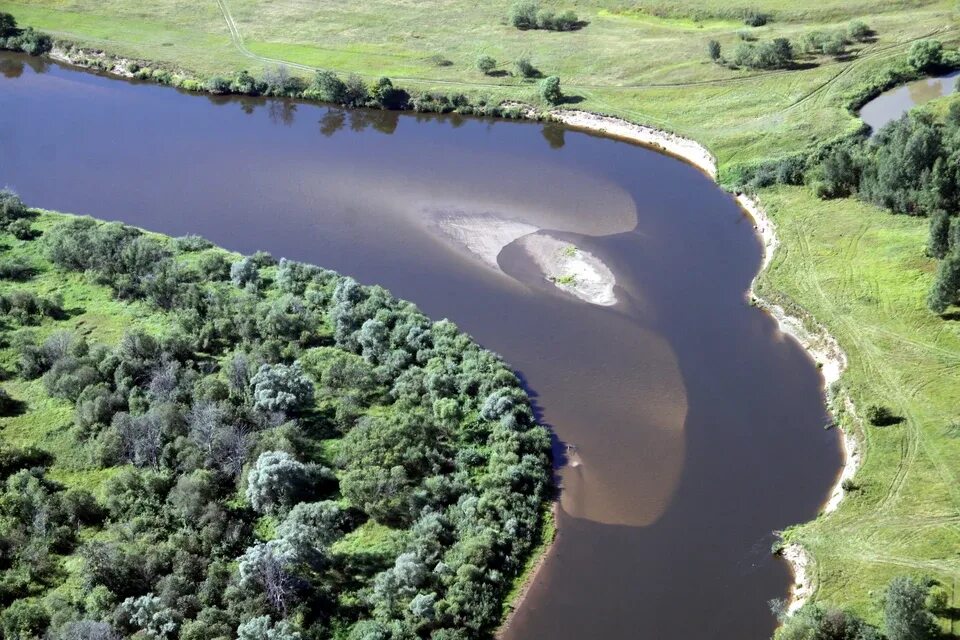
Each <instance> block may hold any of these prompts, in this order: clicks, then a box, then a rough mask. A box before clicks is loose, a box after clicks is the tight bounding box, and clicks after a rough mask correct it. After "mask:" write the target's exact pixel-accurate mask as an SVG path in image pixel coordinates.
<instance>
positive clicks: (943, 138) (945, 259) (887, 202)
mask: <svg viewBox="0 0 960 640" xmlns="http://www.w3.org/2000/svg"><path fill="white" fill-rule="evenodd" d="M812 180H813V188H814V190H815V192H816V193H817V195H819V196H820V197H823V198H837V197H846V196H850V195H855V196H856V197H857V198H859V199H861V200H863V201H865V202H869V203H871V204H874V205H877V206H879V207H883V208H885V209H889V210H891V211H893V212H896V213H904V214H907V215H916V216H927V217H929V218H930V235H929V238H928V241H927V253H928V254H929V255H931V256H933V257H935V258H938V259H940V265H939V268H938V269H937V274H936V277H935V280H934V284H933V288H932V289H931V291H930V295H929V299H928V303H929V306H930V308H931V309H932V310H933V311H935V312H937V313H942V312H944V311H945V310H946V309H947V307H949V306H950V305H952V304H956V303H958V302H960V217H958V212H960V103H954V104H952V105H951V106H950V110H949V112H948V114H947V116H946V117H945V118H944V120H943V121H942V122H939V121H937V120H935V119H934V118H933V117H932V116H931V115H929V114H927V113H924V112H922V111H916V112H913V113H911V114H909V115H907V116H904V117H903V118H901V119H899V120H897V121H895V122H892V123H890V124H889V125H887V126H886V127H884V128H883V129H881V130H880V131H879V132H877V134H876V136H874V137H873V138H872V139H870V140H869V141H865V142H864V141H848V142H845V143H841V144H838V145H835V146H833V147H832V148H831V149H829V150H828V151H826V152H825V153H824V154H823V156H822V157H821V158H818V159H817V160H816V161H815V163H814V169H813V174H812Z"/></svg>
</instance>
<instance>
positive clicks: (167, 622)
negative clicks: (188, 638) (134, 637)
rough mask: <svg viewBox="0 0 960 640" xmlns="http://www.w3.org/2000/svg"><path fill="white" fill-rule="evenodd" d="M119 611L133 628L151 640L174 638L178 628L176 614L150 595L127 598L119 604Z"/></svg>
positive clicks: (155, 596) (177, 616)
mask: <svg viewBox="0 0 960 640" xmlns="http://www.w3.org/2000/svg"><path fill="white" fill-rule="evenodd" d="M120 611H121V612H122V613H123V614H124V615H125V616H127V618H128V619H129V622H130V624H131V625H132V626H133V627H134V628H136V629H139V630H140V631H143V632H144V633H145V635H146V637H147V638H151V639H152V640H162V639H163V638H175V637H176V634H177V629H178V628H179V626H180V623H179V615H178V614H177V612H175V611H174V610H173V609H171V608H169V607H167V606H166V605H164V604H163V602H162V601H161V600H160V596H157V595H154V594H152V593H148V594H146V595H143V596H140V597H139V598H127V599H126V600H124V601H123V602H122V603H120Z"/></svg>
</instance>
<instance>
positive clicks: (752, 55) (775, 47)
mask: <svg viewBox="0 0 960 640" xmlns="http://www.w3.org/2000/svg"><path fill="white" fill-rule="evenodd" d="M733 63H734V64H735V65H737V66H738V67H748V68H750V69H786V68H788V67H790V65H792V64H793V46H792V45H791V44H790V41H789V40H787V39H786V38H775V39H774V40H772V41H770V42H763V43H760V44H750V43H746V42H744V43H741V44H740V45H739V46H737V49H736V51H735V52H734V56H733Z"/></svg>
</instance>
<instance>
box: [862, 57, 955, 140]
mask: <svg viewBox="0 0 960 640" xmlns="http://www.w3.org/2000/svg"><path fill="white" fill-rule="evenodd" d="M958 77H960V71H954V72H951V73H948V74H947V75H945V76H940V77H937V78H921V79H920V80H914V81H913V82H908V83H907V84H905V85H902V86H900V87H896V88H895V89H890V90H889V91H885V92H884V93H881V94H880V95H879V96H877V97H876V98H874V99H873V100H871V101H870V102H868V103H867V104H865V105H863V107H862V108H861V109H860V119H861V120H863V121H864V122H866V123H867V124H868V125H870V128H871V129H873V131H874V133H875V132H877V131H879V130H880V129H881V128H882V127H883V125H885V124H887V123H888V122H892V121H894V120H896V119H897V118H899V117H900V116H902V115H903V114H905V113H906V112H907V111H909V110H910V109H912V108H913V107H915V106H917V105H921V104H924V103H926V102H930V101H931V100H933V99H934V98H939V97H941V96H945V95H949V94H951V93H953V92H954V91H955V90H956V86H955V85H956V81H957V78H958Z"/></svg>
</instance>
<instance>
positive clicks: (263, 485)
mask: <svg viewBox="0 0 960 640" xmlns="http://www.w3.org/2000/svg"><path fill="white" fill-rule="evenodd" d="M319 471H320V469H319V468H318V467H317V466H316V465H312V464H310V465H307V464H304V463H302V462H300V461H298V460H296V459H295V458H294V457H293V456H291V455H290V454H289V453H287V452H286V451H267V452H265V453H261V454H260V457H259V458H257V461H256V463H255V464H254V466H253V469H251V470H250V475H248V476H247V491H246V496H247V500H249V501H250V506H252V507H253V509H254V510H255V511H257V512H258V513H276V512H277V511H280V510H283V509H287V508H289V507H291V506H293V505H294V504H296V503H297V502H300V501H302V500H303V499H304V498H305V497H306V496H308V495H310V493H311V491H312V489H313V480H314V478H315V476H316V475H317V474H318V472H319Z"/></svg>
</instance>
